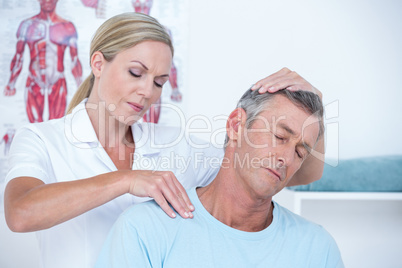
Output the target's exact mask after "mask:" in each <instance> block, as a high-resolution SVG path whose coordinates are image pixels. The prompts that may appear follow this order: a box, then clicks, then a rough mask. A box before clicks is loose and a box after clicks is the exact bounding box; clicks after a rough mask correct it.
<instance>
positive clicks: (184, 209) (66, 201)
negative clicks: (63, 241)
mask: <svg viewBox="0 0 402 268" xmlns="http://www.w3.org/2000/svg"><path fill="white" fill-rule="evenodd" d="M125 193H131V194H133V195H136V196H139V197H151V198H154V199H155V201H156V202H157V203H158V204H159V205H160V206H161V208H162V209H163V210H164V211H165V212H166V213H167V214H168V215H169V216H171V217H175V216H176V215H175V214H174V212H173V210H172V208H171V207H170V206H169V204H168V203H170V204H171V205H172V206H173V208H174V209H175V210H176V211H177V212H178V213H179V214H180V215H181V216H182V217H183V218H189V217H192V214H191V211H192V210H194V208H193V207H192V205H191V202H190V200H189V199H188V196H187V194H186V191H185V190H184V188H183V187H182V186H181V184H180V183H179V182H178V181H177V179H176V177H175V176H174V175H173V173H172V172H169V171H166V172H165V171H160V172H152V171H142V170H137V171H133V170H119V171H114V172H110V173H105V174H101V175H97V176H94V177H91V178H87V179H82V180H76V181H69V182H57V183H51V184H45V183H43V181H41V180H39V179H36V178H33V177H18V178H14V179H12V180H11V181H10V182H9V183H8V184H7V187H6V190H5V194H4V208H5V216H6V221H7V224H8V226H9V228H10V229H11V230H12V231H14V232H31V231H37V230H43V229H47V228H50V227H52V226H55V225H57V224H60V223H62V222H65V221H67V220H70V219H72V218H74V217H77V216H78V215H81V214H83V213H85V212H87V211H89V210H91V209H93V208H96V207H98V206H100V205H103V204H105V203H107V202H109V201H110V200H112V199H114V198H116V197H118V196H121V195H123V194H125Z"/></svg>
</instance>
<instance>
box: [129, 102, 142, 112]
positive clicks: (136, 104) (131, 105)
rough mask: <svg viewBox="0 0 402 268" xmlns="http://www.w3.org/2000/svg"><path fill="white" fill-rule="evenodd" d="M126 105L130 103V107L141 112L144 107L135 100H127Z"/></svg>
mask: <svg viewBox="0 0 402 268" xmlns="http://www.w3.org/2000/svg"><path fill="white" fill-rule="evenodd" d="M128 105H130V107H131V108H133V110H134V111H136V112H141V111H142V110H143V109H144V106H142V105H140V104H138V103H135V102H128Z"/></svg>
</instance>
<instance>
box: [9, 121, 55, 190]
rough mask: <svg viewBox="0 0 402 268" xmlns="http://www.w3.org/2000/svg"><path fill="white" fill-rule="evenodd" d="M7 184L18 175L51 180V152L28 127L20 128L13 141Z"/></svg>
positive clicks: (44, 180) (45, 180)
mask: <svg viewBox="0 0 402 268" xmlns="http://www.w3.org/2000/svg"><path fill="white" fill-rule="evenodd" d="M8 162H9V170H8V173H7V175H6V178H5V183H6V184H7V183H8V182H9V181H10V180H12V179H14V178H17V177H23V176H24V177H34V178H37V179H39V180H42V181H43V182H45V183H47V182H48V180H49V172H48V170H49V168H50V167H49V166H50V165H49V163H50V160H49V154H48V152H47V149H46V146H45V144H44V142H43V140H42V139H41V138H40V137H39V136H38V135H37V134H36V133H35V132H34V131H33V130H32V129H31V128H28V127H23V128H20V129H19V130H18V131H17V133H16V134H15V136H14V139H13V141H12V143H11V147H10V152H9V157H8Z"/></svg>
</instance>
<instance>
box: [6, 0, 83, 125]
mask: <svg viewBox="0 0 402 268" xmlns="http://www.w3.org/2000/svg"><path fill="white" fill-rule="evenodd" d="M57 1H58V0H39V3H40V12H39V14H37V15H35V16H33V17H31V18H29V19H26V20H24V21H22V22H21V24H20V26H19V28H18V31H17V38H18V41H17V51H16V53H15V55H14V57H13V60H12V62H11V66H10V70H11V76H10V80H9V82H8V84H7V86H6V88H5V89H4V95H5V96H13V95H15V93H16V89H15V83H16V81H17V78H18V76H19V75H20V73H21V70H22V66H23V64H22V62H23V56H24V50H25V45H28V47H29V53H30V63H29V74H28V78H27V81H26V95H25V100H26V111H27V116H28V120H29V122H31V123H34V122H43V121H44V120H47V119H54V118H60V117H63V116H64V113H65V110H66V104H67V99H66V97H67V83H66V79H65V77H64V52H65V50H66V48H67V47H68V48H69V50H70V56H71V62H72V63H71V66H72V67H71V72H72V74H73V76H74V78H75V81H76V84H77V86H79V85H80V84H81V76H82V67H81V62H80V60H79V59H78V52H77V31H76V29H75V27H74V25H73V23H71V22H69V21H66V20H65V19H63V18H61V17H60V16H58V15H57V14H56V5H57ZM46 99H47V102H48V107H49V116H48V118H44V112H45V106H46V104H45V103H46Z"/></svg>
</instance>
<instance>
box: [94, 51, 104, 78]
mask: <svg viewBox="0 0 402 268" xmlns="http://www.w3.org/2000/svg"><path fill="white" fill-rule="evenodd" d="M105 61H106V60H105V57H103V54H102V52H100V51H96V52H95V53H94V54H92V56H91V69H92V73H93V74H94V76H95V77H100V75H101V73H102V68H103V65H104V63H105Z"/></svg>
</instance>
